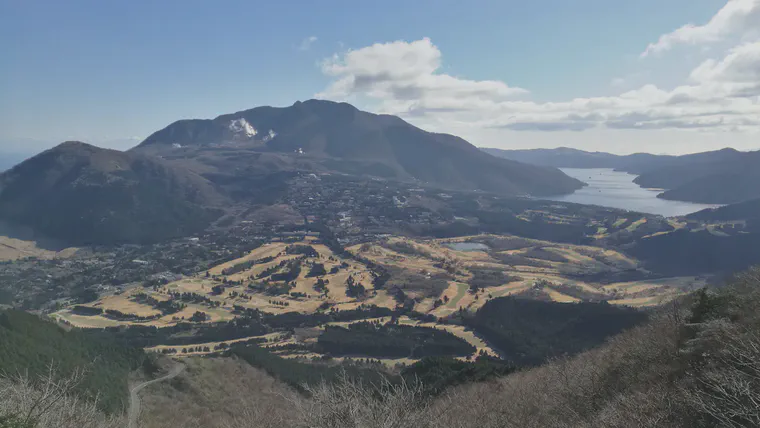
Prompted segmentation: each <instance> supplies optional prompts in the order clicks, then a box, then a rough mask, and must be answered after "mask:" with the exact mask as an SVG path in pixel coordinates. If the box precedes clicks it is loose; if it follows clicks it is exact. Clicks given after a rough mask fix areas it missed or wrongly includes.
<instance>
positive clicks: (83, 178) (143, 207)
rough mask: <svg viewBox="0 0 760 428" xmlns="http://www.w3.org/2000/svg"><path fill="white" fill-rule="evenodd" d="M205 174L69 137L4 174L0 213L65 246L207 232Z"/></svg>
mask: <svg viewBox="0 0 760 428" xmlns="http://www.w3.org/2000/svg"><path fill="white" fill-rule="evenodd" d="M221 200H222V199H221V197H220V195H219V194H217V192H216V191H215V190H214V187H213V186H212V184H211V183H209V182H208V181H207V180H205V179H204V178H202V177H200V176H198V175H196V174H194V173H190V172H188V171H184V170H180V169H177V168H175V167H172V166H169V165H167V164H165V163H164V162H162V161H161V160H160V159H155V158H152V157H148V156H143V155H138V154H135V153H124V152H119V151H116V150H107V149H101V148H98V147H95V146H91V145H88V144H84V143H80V142H66V143H63V144H61V145H59V146H57V147H55V148H53V149H50V150H47V151H45V152H42V153H40V154H39V155H37V156H34V157H33V158H31V159H28V160H26V161H24V162H22V163H21V164H19V165H17V166H15V167H13V168H12V169H10V170H8V171H6V172H5V173H3V174H2V175H0V218H2V219H3V220H5V221H8V222H12V223H17V224H21V225H24V226H28V227H30V228H32V229H33V230H34V231H35V232H37V233H40V234H42V235H44V236H48V237H51V238H56V239H59V240H61V241H64V242H65V243H66V244H68V245H87V244H110V243H125V242H129V243H134V242H156V241H160V240H163V239H167V238H172V237H177V236H182V235H187V234H190V233H193V232H196V231H199V230H202V229H204V228H205V227H206V226H207V225H208V224H209V222H210V221H211V220H213V219H214V218H215V213H214V211H213V210H211V209H209V207H212V206H214V205H218V204H219V203H220V201H221Z"/></svg>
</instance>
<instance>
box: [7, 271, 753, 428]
mask: <svg viewBox="0 0 760 428" xmlns="http://www.w3.org/2000/svg"><path fill="white" fill-rule="evenodd" d="M759 309H760V270H757V269H755V270H752V271H749V272H747V273H745V274H742V275H740V276H739V277H737V278H736V279H735V280H734V281H733V283H732V284H731V285H730V286H727V287H724V288H721V289H719V290H717V291H708V290H700V291H698V292H696V293H694V294H693V295H691V296H690V297H689V298H687V299H683V300H681V301H680V302H677V303H673V304H671V305H669V306H667V307H663V308H661V309H660V310H659V311H658V312H657V313H656V314H655V316H654V318H653V319H651V320H650V321H649V322H647V323H645V324H643V325H640V326H637V327H634V328H633V329H631V330H629V331H627V332H624V333H622V334H620V335H618V336H615V337H613V338H611V339H610V340H609V341H608V343H606V344H604V345H602V346H601V347H598V348H596V349H592V350H589V351H586V352H584V353H582V354H579V355H576V356H574V357H569V358H560V359H556V360H553V361H550V362H549V363H547V364H544V365H542V366H539V367H536V368H532V369H525V370H522V371H519V372H516V373H511V371H512V370H511V369H509V368H506V369H505V370H483V369H480V368H477V367H476V366H472V368H471V369H467V368H466V367H457V364H456V363H442V362H440V361H434V360H426V361H427V362H425V363H424V364H423V365H420V366H418V369H419V370H416V371H409V372H407V373H415V372H416V373H419V374H420V375H419V378H420V379H423V380H426V379H427V380H428V381H435V379H437V378H439V377H437V376H433V377H431V376H428V373H431V371H430V370H429V369H430V368H432V369H433V371H432V372H433V373H435V372H436V371H440V370H445V371H449V372H452V373H456V372H462V370H465V371H469V372H470V373H471V374H472V375H473V377H472V378H471V380H483V379H484V378H480V379H477V373H478V372H480V373H489V372H490V373H491V374H499V372H501V373H502V374H506V376H503V377H500V378H497V379H493V380H490V381H489V380H486V381H484V382H479V383H469V384H465V385H461V386H458V387H455V388H453V389H452V388H450V389H448V390H445V391H444V392H443V393H442V394H438V395H436V394H433V395H431V394H430V392H431V390H430V389H426V388H425V387H424V386H423V385H420V384H417V383H415V382H414V381H413V380H412V379H411V378H407V381H406V382H401V383H399V382H386V383H384V382H382V381H379V382H375V383H372V384H369V383H367V381H366V380H362V378H357V377H352V376H340V375H338V376H337V378H333V379H332V380H331V382H329V383H322V384H319V383H317V384H312V385H311V386H307V387H306V390H305V392H306V394H305V395H304V394H297V393H295V392H293V390H292V389H290V388H288V387H286V386H285V385H283V384H282V383H280V382H278V381H275V380H271V378H269V377H268V376H267V375H264V374H263V373H261V372H259V371H256V370H252V369H250V368H248V367H247V366H246V365H241V362H240V361H239V360H238V361H236V360H234V359H230V358H218V359H213V360H210V361H200V360H188V361H187V363H188V364H189V366H190V368H189V369H188V370H186V372H185V373H183V374H182V375H180V377H178V378H177V379H176V380H173V381H171V382H169V383H167V384H165V385H162V386H160V387H157V388H154V389H153V390H152V392H147V393H148V394H151V396H150V399H149V400H147V401H146V402H147V409H146V412H145V413H144V416H143V419H142V421H141V422H142V424H143V426H146V427H159V426H172V423H173V422H175V421H179V420H181V421H182V423H183V425H182V426H204V427H241V428H253V427H274V426H279V427H299V428H306V427H309V428H315V427H316V428H319V427H325V428H327V427H331V428H359V427H361V428H375V427H377V428H380V427H384V428H387V427H391V428H427V427H430V428H432V427H454V428H470V427H472V428H475V427H486V428H496V427H515V428H517V427H521V428H522V427H528V428H532V427H535V428H538V427H578V428H580V427H600V428H601V427H620V428H640V427H651V428H655V427H658V428H659V427H666V428H670V427H672V428H686V427H697V428H700V427H705V428H707V427H716V426H720V427H736V428H739V427H747V428H748V427H756V426H758V424H760V408H759V407H758V406H757V402H758V400H760V380H758V379H760V363H759V362H760V315H758V314H760V310H759ZM241 357H242V355H241ZM243 358H245V357H243ZM250 361H254V360H250ZM250 361H249V362H250ZM424 365H427V366H428V367H423V366H424ZM486 377H487V376H486ZM249 378H250V379H251V380H250V381H249V380H248V379H249ZM231 388H233V389H231ZM222 396H224V397H226V398H225V399H221V398H220V397H222ZM165 397H170V399H169V400H167V398H165ZM275 397H279V399H276V398H275ZM3 400H4V398H3V397H0V409H3V407H2V405H3V404H4V403H6V402H7V398H6V399H5V400H6V401H3ZM0 415H2V413H0ZM204 415H214V417H213V418H211V419H209V418H205V419H204ZM104 424H105V423H104ZM104 424H103V425H87V426H88V427H90V426H106V425H104ZM0 426H1V425H0ZM52 426H55V425H51V424H48V425H38V427H41V428H47V427H52ZM24 428H26V427H24Z"/></svg>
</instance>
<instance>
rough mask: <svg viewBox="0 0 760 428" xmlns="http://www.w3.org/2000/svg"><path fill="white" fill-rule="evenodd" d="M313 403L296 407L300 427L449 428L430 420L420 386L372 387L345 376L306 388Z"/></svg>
mask: <svg viewBox="0 0 760 428" xmlns="http://www.w3.org/2000/svg"><path fill="white" fill-rule="evenodd" d="M307 390H308V392H309V394H310V395H311V399H310V400H304V401H297V402H294V403H293V404H294V405H295V407H296V409H297V410H296V411H297V413H298V415H299V421H298V425H297V426H299V427H304V428H306V427H308V428H425V427H440V426H446V425H445V424H441V422H440V421H438V418H436V417H431V414H430V413H429V412H428V411H427V410H428V407H429V402H428V400H427V399H426V398H425V397H424V396H423V394H422V388H421V385H418V384H410V383H404V382H402V383H401V384H397V385H393V384H390V383H388V382H384V383H382V384H381V385H379V386H377V387H376V388H369V387H367V385H363V384H362V383H361V382H360V381H357V380H353V379H350V378H349V377H348V376H346V375H345V374H344V375H343V376H342V378H341V379H340V381H339V382H337V383H335V384H332V385H328V384H326V383H322V384H320V385H318V386H315V387H307Z"/></svg>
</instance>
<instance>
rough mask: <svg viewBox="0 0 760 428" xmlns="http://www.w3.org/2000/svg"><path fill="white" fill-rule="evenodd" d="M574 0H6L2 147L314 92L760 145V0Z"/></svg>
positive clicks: (519, 131)
mask: <svg viewBox="0 0 760 428" xmlns="http://www.w3.org/2000/svg"><path fill="white" fill-rule="evenodd" d="M532 3H536V2H532ZM547 3H548V4H547ZM567 3H568V2H561V1H559V0H551V1H547V2H544V3H542V4H540V5H539V4H523V3H522V2H514V1H508V2H491V1H481V2H477V4H476V5H472V4H464V3H459V2H444V3H440V4H436V7H430V4H429V3H425V2H413V3H411V4H410V3H408V2H401V1H391V2H385V3H383V5H357V4H355V3H351V2H343V1H340V2H336V3H335V4H333V5H332V7H329V8H327V7H324V6H322V5H319V4H309V5H303V7H300V8H299V9H298V10H295V11H294V10H292V8H289V7H286V6H285V5H276V4H270V3H265V2H258V1H256V2H236V3H235V4H228V5H227V7H225V8H218V7H216V6H215V5H213V4H211V3H204V2H194V1H191V2H182V3H181V5H180V3H179V2H177V1H168V2H161V3H153V2H148V1H135V2H130V3H128V4H127V3H125V4H112V3H104V2H96V1H82V2H76V3H62V2H61V3H59V2H50V1H30V2H2V3H0V35H2V37H0V54H2V56H3V58H5V59H6V62H5V63H6V65H7V66H6V67H3V68H2V69H0V82H2V84H1V85H0V100H2V102H0V152H24V153H26V152H35V151H38V150H41V149H44V148H47V147H50V146H52V145H54V144H57V143H59V142H61V141H64V140H72V139H74V140H82V141H86V142H90V143H93V144H96V145H100V146H103V147H113V148H119V149H125V148H129V147H131V146H134V145H136V144H137V143H139V142H140V141H141V140H142V139H144V138H145V137H147V136H148V135H150V134H151V133H152V132H154V131H156V130H159V129H161V128H163V127H165V126H166V125H168V124H169V123H171V122H173V121H175V120H179V119H187V118H212V117H215V116H217V115H220V114H224V113H230V112H234V111H238V110H243V109H248V108H252V107H255V106H259V105H275V106H286V105H291V104H292V103H293V102H295V101H296V100H305V99H308V98H314V97H316V98H324V99H330V100H335V101H346V102H350V103H352V104H353V105H355V106H356V107H358V108H360V109H363V110H368V111H371V112H376V113H388V114H394V115H398V116H401V117H402V118H404V119H405V120H407V121H409V122H410V123H412V124H414V125H416V126H419V127H421V128H423V129H426V130H429V131H435V132H446V133H451V134H455V135H459V136H461V137H463V138H465V139H467V140H468V141H470V142H471V143H473V144H475V145H477V146H481V147H496V148H501V149H518V148H520V149H524V148H554V147H560V146H564V147H572V148H578V149H582V150H590V151H605V152H611V153H618V154H627V153H633V152H650V153H656V154H681V153H693V152H699V151H706V150H716V149H720V148H723V147H734V148H736V149H739V150H753V149H755V150H756V149H760V144H758V141H760V140H759V139H758V136H759V135H760V132H759V131H760V30H758V29H760V0H729V1H718V0H704V1H699V2H694V1H693V0H691V1H688V0H674V1H671V2H667V4H665V5H663V4H661V2H656V1H654V0H645V1H641V2H629V3H630V4H628V3H622V4H614V5H613V4H611V3H612V2H599V1H591V0H587V1H583V2H573V4H572V5H570V4H567ZM401 12H403V13H401ZM262 35H266V37H262Z"/></svg>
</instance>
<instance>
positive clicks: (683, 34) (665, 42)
mask: <svg viewBox="0 0 760 428" xmlns="http://www.w3.org/2000/svg"><path fill="white" fill-rule="evenodd" d="M758 29H760V0H728V2H727V3H726V5H725V6H723V7H722V8H721V9H720V10H719V11H718V12H717V13H716V14H715V15H714V16H713V17H712V18H711V19H710V21H708V22H707V23H706V24H704V25H695V24H687V25H684V26H683V27H681V28H678V29H676V30H675V31H673V32H670V33H667V34H663V35H661V36H660V38H659V40H657V42H655V43H650V44H649V46H647V48H646V50H645V51H644V52H642V53H641V57H646V56H648V55H650V54H658V53H661V52H664V51H667V50H670V49H672V48H673V47H674V46H675V45H679V44H688V45H696V44H703V43H714V42H718V41H720V40H723V39H725V38H726V37H728V36H731V35H735V34H738V35H745V34H747V33H753V32H755V33H756V32H757V31H758Z"/></svg>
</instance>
